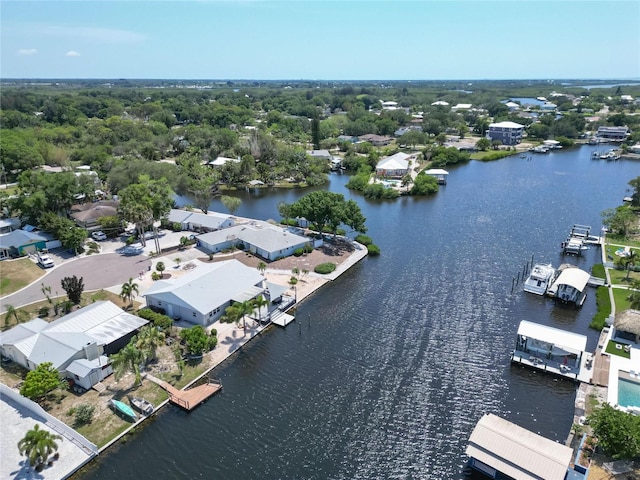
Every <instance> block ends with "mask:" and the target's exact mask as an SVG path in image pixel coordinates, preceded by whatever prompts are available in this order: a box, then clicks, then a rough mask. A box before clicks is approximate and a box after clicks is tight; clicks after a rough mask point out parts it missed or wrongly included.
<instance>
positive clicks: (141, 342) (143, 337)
mask: <svg viewBox="0 0 640 480" xmlns="http://www.w3.org/2000/svg"><path fill="white" fill-rule="evenodd" d="M164 337H165V335H164V332H161V331H159V330H158V329H157V328H156V327H155V326H153V325H147V326H146V327H142V328H141V329H140V333H138V335H137V342H136V347H137V348H139V349H140V350H141V351H142V355H143V357H144V359H145V360H146V361H149V360H154V359H155V358H156V350H157V349H158V347H159V346H161V345H163V344H164Z"/></svg>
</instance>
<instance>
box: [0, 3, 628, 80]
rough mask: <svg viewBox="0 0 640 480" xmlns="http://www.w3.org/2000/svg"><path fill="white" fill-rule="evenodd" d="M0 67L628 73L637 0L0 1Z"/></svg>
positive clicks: (524, 75) (11, 70)
mask: <svg viewBox="0 0 640 480" xmlns="http://www.w3.org/2000/svg"><path fill="white" fill-rule="evenodd" d="M0 55H1V56H0V76H1V77H2V78H17V77H19V78H182V79H264V80H272V79H318V80H327V79H337V80H339V79H352V80H391V79H407V80H440V79H563V78H588V79H594V78H616V79H618V78H634V79H637V78H640V2H638V1H637V0H627V1H608V0H602V1H589V0H580V1H577V0H576V1H563V0H557V1H542V0H510V1H509V0H498V1H482V0H480V1H479V0H468V1H455V0H442V1H430V0H416V1H394V0H379V1H365V0H360V1H358V0H351V1H349V0H342V1H305V0H299V1H294V0H289V1H279V2H276V1H270V0H226V1H223V0H219V1H215V0H210V1H206V0H201V1H190V0H181V1H179V2H178V1H160V0H156V1H146V2H139V1H124V0H123V1H90V0H85V1H57V0H51V1H42V2H35V1H28V0H19V1H16V0H2V1H1V2H0Z"/></svg>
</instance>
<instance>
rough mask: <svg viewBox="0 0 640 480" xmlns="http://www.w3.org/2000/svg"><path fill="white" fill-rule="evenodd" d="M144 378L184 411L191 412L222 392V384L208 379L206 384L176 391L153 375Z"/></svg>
mask: <svg viewBox="0 0 640 480" xmlns="http://www.w3.org/2000/svg"><path fill="white" fill-rule="evenodd" d="M145 377H146V378H148V379H149V380H151V381H152V382H153V383H155V384H157V385H158V386H160V387H161V388H163V389H165V390H166V391H167V393H168V394H169V401H170V402H171V403H173V404H175V405H178V406H179V407H182V408H184V409H185V410H188V411H191V410H193V409H194V408H196V407H197V406H198V405H200V404H201V403H202V402H204V401H205V400H207V399H208V398H209V397H210V396H212V395H214V394H216V393H217V392H218V391H220V390H222V383H220V381H214V380H211V379H209V380H208V381H207V383H205V384H203V385H198V386H196V387H191V388H188V389H185V390H178V389H177V388H176V387H174V386H173V385H171V384H169V383H167V382H165V381H164V380H160V379H159V378H157V377H154V376H153V375H150V374H146V375H145Z"/></svg>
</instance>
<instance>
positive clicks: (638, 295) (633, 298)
mask: <svg viewBox="0 0 640 480" xmlns="http://www.w3.org/2000/svg"><path fill="white" fill-rule="evenodd" d="M629 290H630V293H629V296H628V297H627V300H629V308H632V309H634V310H640V280H638V279H635V280H632V281H631V285H630V286H629Z"/></svg>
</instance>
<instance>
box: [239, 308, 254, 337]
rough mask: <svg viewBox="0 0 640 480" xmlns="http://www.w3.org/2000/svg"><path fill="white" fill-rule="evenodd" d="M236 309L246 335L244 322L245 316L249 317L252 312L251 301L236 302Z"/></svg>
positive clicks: (245, 323)
mask: <svg viewBox="0 0 640 480" xmlns="http://www.w3.org/2000/svg"><path fill="white" fill-rule="evenodd" d="M235 306H236V308H237V309H238V314H239V315H240V316H241V317H242V329H243V330H244V333H245V335H246V333H247V322H246V321H245V316H246V315H249V314H250V313H252V312H253V310H254V305H253V300H245V301H244V302H236V304H235Z"/></svg>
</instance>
